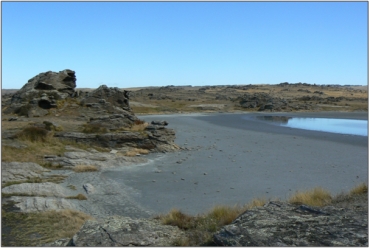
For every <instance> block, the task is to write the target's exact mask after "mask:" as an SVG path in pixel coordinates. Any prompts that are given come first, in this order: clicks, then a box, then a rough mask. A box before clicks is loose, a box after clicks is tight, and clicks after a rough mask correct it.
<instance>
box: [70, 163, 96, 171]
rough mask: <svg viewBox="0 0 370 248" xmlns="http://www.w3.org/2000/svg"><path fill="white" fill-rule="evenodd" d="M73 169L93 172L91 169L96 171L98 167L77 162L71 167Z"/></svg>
mask: <svg viewBox="0 0 370 248" xmlns="http://www.w3.org/2000/svg"><path fill="white" fill-rule="evenodd" d="M73 171H74V172H93V171H98V167H96V166H95V165H84V164H79V165H76V166H75V167H74V168H73Z"/></svg>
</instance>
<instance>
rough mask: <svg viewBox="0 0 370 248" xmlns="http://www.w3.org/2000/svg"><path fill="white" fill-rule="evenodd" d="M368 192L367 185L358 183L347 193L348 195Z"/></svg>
mask: <svg viewBox="0 0 370 248" xmlns="http://www.w3.org/2000/svg"><path fill="white" fill-rule="evenodd" d="M367 192H368V186H367V185H366V184H365V183H361V184H360V185H358V186H356V187H354V188H353V189H352V190H351V191H350V192H349V194H350V195H361V194H366V193H367Z"/></svg>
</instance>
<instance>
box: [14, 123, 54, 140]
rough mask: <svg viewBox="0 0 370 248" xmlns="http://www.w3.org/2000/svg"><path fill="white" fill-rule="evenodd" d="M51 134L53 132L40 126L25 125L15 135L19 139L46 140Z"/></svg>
mask: <svg viewBox="0 0 370 248" xmlns="http://www.w3.org/2000/svg"><path fill="white" fill-rule="evenodd" d="M52 136H53V132H49V131H48V130H46V129H44V128H41V127H34V126H30V127H26V128H24V129H23V130H22V131H20V132H18V133H17V134H16V135H15V137H16V138H18V139H20V140H28V141H31V142H46V141H48V140H50V139H51V138H52Z"/></svg>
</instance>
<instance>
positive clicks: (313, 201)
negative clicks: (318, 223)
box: [288, 187, 333, 207]
mask: <svg viewBox="0 0 370 248" xmlns="http://www.w3.org/2000/svg"><path fill="white" fill-rule="evenodd" d="M332 199H333V197H332V196H331V194H330V193H329V191H327V190H325V189H323V188H320V187H317V188H314V189H312V190H308V191H304V192H300V191H298V192H296V193H295V194H294V195H293V196H291V197H290V199H289V200H288V202H290V203H292V204H305V205H309V206H318V207H321V206H324V205H327V204H329V203H330V202H331V200H332Z"/></svg>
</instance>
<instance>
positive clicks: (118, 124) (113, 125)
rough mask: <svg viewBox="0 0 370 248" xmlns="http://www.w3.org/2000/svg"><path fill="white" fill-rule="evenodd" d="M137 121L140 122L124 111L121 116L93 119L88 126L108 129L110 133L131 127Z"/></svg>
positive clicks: (114, 115)
mask: <svg viewBox="0 0 370 248" xmlns="http://www.w3.org/2000/svg"><path fill="white" fill-rule="evenodd" d="M135 121H138V118H137V117H136V116H135V115H133V114H132V113H130V112H128V111H125V110H123V112H122V113H121V114H113V115H105V116H97V117H91V118H90V121H89V122H88V125H92V126H97V127H102V128H106V129H107V130H109V131H116V130H119V129H122V128H129V127H131V126H132V125H133V124H134V123H135Z"/></svg>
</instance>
